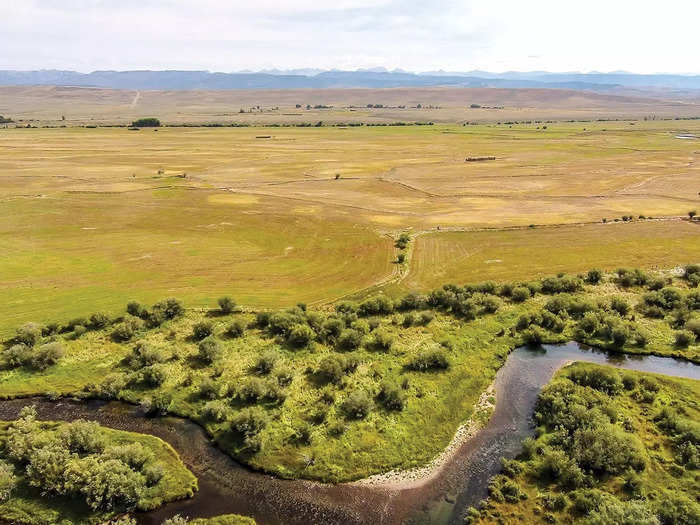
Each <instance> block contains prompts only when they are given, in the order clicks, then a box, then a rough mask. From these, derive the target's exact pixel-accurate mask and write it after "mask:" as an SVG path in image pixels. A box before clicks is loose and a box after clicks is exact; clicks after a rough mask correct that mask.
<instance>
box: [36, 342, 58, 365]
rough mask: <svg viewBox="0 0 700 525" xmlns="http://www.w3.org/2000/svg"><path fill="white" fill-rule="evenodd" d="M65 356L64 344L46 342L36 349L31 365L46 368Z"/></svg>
mask: <svg viewBox="0 0 700 525" xmlns="http://www.w3.org/2000/svg"><path fill="white" fill-rule="evenodd" d="M62 357H63V346H62V345H61V343H59V342H57V341H56V342H53V343H46V344H43V345H41V346H40V347H38V348H37V349H36V350H34V353H33V355H32V357H31V361H30V362H31V365H32V367H33V368H36V369H37V370H46V369H47V368H48V367H50V366H52V365H55V364H56V363H58V361H59V360H60V359H61V358H62Z"/></svg>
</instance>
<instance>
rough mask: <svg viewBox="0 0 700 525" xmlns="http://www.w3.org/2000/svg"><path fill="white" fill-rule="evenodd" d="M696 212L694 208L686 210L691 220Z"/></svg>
mask: <svg viewBox="0 0 700 525" xmlns="http://www.w3.org/2000/svg"><path fill="white" fill-rule="evenodd" d="M697 214H698V212H697V211H695V210H690V211H689V212H688V218H689V219H690V220H691V221H692V220H693V219H694V218H695V216H696V215H697Z"/></svg>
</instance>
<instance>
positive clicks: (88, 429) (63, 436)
mask: <svg viewBox="0 0 700 525" xmlns="http://www.w3.org/2000/svg"><path fill="white" fill-rule="evenodd" d="M59 439H60V441H61V443H62V445H63V446H64V447H66V448H67V449H68V450H70V451H71V452H74V453H76V454H97V453H100V452H102V451H103V450H104V448H105V439H104V437H103V435H102V430H101V428H100V425H98V424H97V423H95V422H94V421H83V420H82V419H78V420H76V421H73V422H72V423H68V424H66V425H64V426H63V427H62V428H61V430H60V432H59Z"/></svg>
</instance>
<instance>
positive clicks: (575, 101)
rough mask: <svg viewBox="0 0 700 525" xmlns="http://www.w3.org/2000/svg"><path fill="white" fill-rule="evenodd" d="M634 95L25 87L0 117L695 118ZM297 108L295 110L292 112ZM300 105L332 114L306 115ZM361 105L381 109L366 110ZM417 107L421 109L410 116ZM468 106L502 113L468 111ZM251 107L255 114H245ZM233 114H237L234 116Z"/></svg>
mask: <svg viewBox="0 0 700 525" xmlns="http://www.w3.org/2000/svg"><path fill="white" fill-rule="evenodd" d="M642 95H645V96H626V95H624V94H622V95H617V94H599V93H592V92H583V91H572V90H566V89H493V88H454V87H426V88H390V89H361V88H358V89H286V90H215V91H204V90H193V91H149V90H141V91H136V90H119V89H99V88H75V87H54V86H31V87H0V114H1V115H11V116H13V117H14V118H15V119H23V120H25V121H27V120H34V121H40V122H43V123H50V124H66V123H67V124H69V125H72V124H95V123H109V124H128V123H130V122H131V121H132V120H134V119H135V118H138V117H142V116H144V115H148V116H151V115H154V114H155V115H157V116H159V117H161V118H162V119H165V120H166V121H167V122H172V123H184V122H187V123H214V122H216V123H227V122H239V123H247V124H269V123H298V122H312V123H316V122H317V121H319V120H322V121H324V122H392V121H433V122H461V121H469V122H497V121H499V120H500V121H505V120H535V119H539V120H568V119H597V118H642V117H645V116H648V115H655V116H657V117H677V116H700V104H699V103H698V100H693V99H686V100H677V99H674V100H664V99H663V97H664V96H665V95H664V94H663V93H649V94H643V93H642ZM674 97H676V95H674ZM676 98H677V97H676ZM297 104H301V105H302V108H297V107H296V105H297ZM307 104H310V105H311V106H315V105H317V104H318V105H325V106H332V108H330V109H310V110H307V109H306V105H307ZM367 104H373V105H374V104H383V105H384V106H388V107H384V108H380V109H368V108H367V107H366V106H367ZM418 104H421V105H422V106H423V107H422V108H420V109H418V108H417V107H416V106H417V105H418ZM471 104H480V105H482V106H489V107H491V108H493V107H498V108H502V109H486V108H470V107H469V106H470V105H471ZM258 106H260V108H261V109H260V110H258V109H255V110H254V111H253V112H248V111H249V110H250V109H251V108H257V107H258ZM399 106H405V108H400V107H399ZM426 106H430V107H426ZM241 109H243V110H244V111H245V113H240V110H241ZM62 116H65V117H66V120H65V121H63V120H61V117H62Z"/></svg>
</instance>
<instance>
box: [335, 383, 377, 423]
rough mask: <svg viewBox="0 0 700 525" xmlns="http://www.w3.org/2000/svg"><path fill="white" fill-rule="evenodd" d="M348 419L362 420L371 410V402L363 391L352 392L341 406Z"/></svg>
mask: <svg viewBox="0 0 700 525" xmlns="http://www.w3.org/2000/svg"><path fill="white" fill-rule="evenodd" d="M341 408H342V410H343V412H344V413H345V417H347V418H348V419H364V418H366V417H367V415H369V413H370V410H371V409H372V400H371V399H370V397H369V395H367V392H366V391H364V390H354V391H352V392H351V393H350V395H348V397H347V398H346V399H345V401H343V404H342V405H341Z"/></svg>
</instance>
